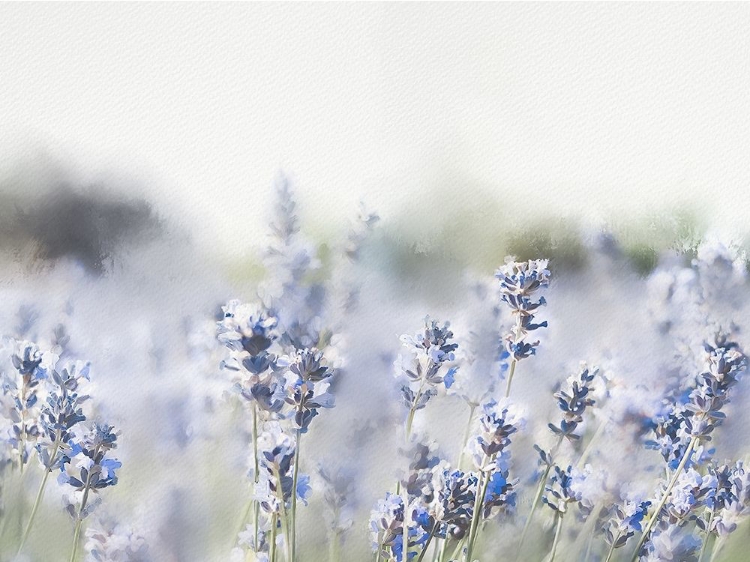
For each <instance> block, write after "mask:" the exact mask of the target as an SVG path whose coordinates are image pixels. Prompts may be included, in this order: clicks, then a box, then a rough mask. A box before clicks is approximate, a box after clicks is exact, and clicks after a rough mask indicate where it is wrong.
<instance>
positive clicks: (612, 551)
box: [604, 533, 620, 562]
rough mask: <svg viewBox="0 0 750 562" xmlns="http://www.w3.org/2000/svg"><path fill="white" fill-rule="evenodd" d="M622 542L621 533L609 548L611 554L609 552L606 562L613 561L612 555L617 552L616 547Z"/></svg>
mask: <svg viewBox="0 0 750 562" xmlns="http://www.w3.org/2000/svg"><path fill="white" fill-rule="evenodd" d="M619 540H620V533H617V536H616V537H615V538H614V540H613V541H612V544H611V545H610V547H609V552H607V558H605V559H604V562H609V561H610V560H611V559H612V555H613V554H614V552H615V545H616V544H617V541H619Z"/></svg>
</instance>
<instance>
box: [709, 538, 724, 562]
mask: <svg viewBox="0 0 750 562" xmlns="http://www.w3.org/2000/svg"><path fill="white" fill-rule="evenodd" d="M725 541H726V537H719V540H718V541H716V542H715V543H714V550H713V552H712V553H711V558H710V562H716V560H718V559H719V558H718V557H719V552H721V549H722V548H724V543H725Z"/></svg>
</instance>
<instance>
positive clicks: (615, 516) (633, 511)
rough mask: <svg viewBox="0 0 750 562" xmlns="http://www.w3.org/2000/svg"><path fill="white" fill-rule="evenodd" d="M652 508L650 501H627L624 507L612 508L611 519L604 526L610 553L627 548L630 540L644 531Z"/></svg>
mask: <svg viewBox="0 0 750 562" xmlns="http://www.w3.org/2000/svg"><path fill="white" fill-rule="evenodd" d="M649 507H651V502H650V501H644V502H639V501H626V502H625V503H624V505H619V504H615V505H613V506H612V507H611V517H610V519H609V520H608V522H607V524H606V525H605V526H604V529H603V531H604V538H605V540H606V542H607V544H608V545H610V547H611V549H610V552H611V551H613V550H614V549H616V548H621V547H623V546H625V544H626V543H627V542H628V539H629V538H630V537H632V536H633V535H634V534H635V533H639V532H641V531H642V530H643V519H644V518H645V517H646V515H647V514H648V509H649Z"/></svg>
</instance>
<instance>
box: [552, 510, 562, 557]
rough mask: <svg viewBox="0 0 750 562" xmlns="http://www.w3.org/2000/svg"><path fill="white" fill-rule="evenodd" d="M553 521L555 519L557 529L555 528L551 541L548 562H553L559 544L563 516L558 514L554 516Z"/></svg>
mask: <svg viewBox="0 0 750 562" xmlns="http://www.w3.org/2000/svg"><path fill="white" fill-rule="evenodd" d="M555 519H557V527H556V528H555V538H554V540H553V541H552V552H550V556H549V562H555V554H556V553H557V545H558V543H559V542H560V531H562V523H563V514H562V513H559V512H558V513H557V514H555Z"/></svg>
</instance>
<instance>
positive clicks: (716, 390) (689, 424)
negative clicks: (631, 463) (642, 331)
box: [632, 332, 747, 562]
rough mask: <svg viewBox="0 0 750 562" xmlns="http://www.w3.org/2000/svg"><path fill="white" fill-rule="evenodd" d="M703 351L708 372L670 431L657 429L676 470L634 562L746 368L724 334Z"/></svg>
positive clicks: (677, 412)
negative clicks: (670, 446) (684, 471)
mask: <svg viewBox="0 0 750 562" xmlns="http://www.w3.org/2000/svg"><path fill="white" fill-rule="evenodd" d="M704 349H705V369H704V371H703V372H702V373H701V374H700V375H699V376H698V377H697V379H696V384H695V386H694V387H693V389H692V390H691V391H690V394H689V396H688V399H687V401H686V404H685V405H684V406H683V407H679V406H678V407H676V408H675V409H674V410H673V412H672V414H671V415H670V416H669V418H668V422H667V423H668V424H669V425H668V426H667V429H663V428H662V427H660V426H657V428H656V433H657V437H659V438H662V441H663V440H664V438H665V437H666V440H667V441H671V444H672V450H671V451H670V450H669V447H667V446H665V445H664V443H662V444H661V448H662V450H663V451H662V454H663V455H664V457H665V459H667V460H668V466H669V468H673V465H674V464H675V463H676V467H674V471H673V472H672V474H671V475H670V476H669V478H668V480H669V481H668V483H666V484H662V485H664V486H665V488H664V491H663V492H661V494H660V496H661V497H660V499H659V502H658V504H657V507H656V509H655V511H654V516H653V517H652V518H651V519H650V520H649V522H648V524H647V525H646V528H645V529H644V532H643V535H641V538H640V540H639V542H638V546H637V547H636V549H635V552H634V555H633V558H632V562H634V561H635V559H636V558H637V556H638V555H639V554H641V553H642V552H643V548H642V547H643V546H644V545H645V544H646V543H647V542H648V541H649V540H650V533H651V531H652V529H654V527H655V526H656V525H657V523H659V522H660V521H661V520H662V517H663V515H664V513H663V512H664V509H663V508H664V507H665V506H666V505H668V501H669V500H670V498H671V496H672V492H673V489H674V487H675V485H676V484H677V482H678V480H679V479H680V478H681V477H682V473H683V470H685V469H689V468H690V466H691V465H692V464H695V463H699V462H701V461H703V460H704V459H703V455H702V454H700V452H698V453H696V449H697V448H699V447H700V446H701V445H702V444H704V443H705V442H708V441H710V440H711V433H712V432H713V430H714V429H715V428H716V427H718V426H719V425H721V423H722V422H723V420H724V417H725V414H724V412H722V411H721V410H722V408H723V406H724V405H725V404H727V403H728V402H729V396H728V394H729V390H730V389H731V387H732V386H734V384H736V382H737V380H738V379H739V378H740V376H741V375H742V373H743V372H744V371H745V368H746V366H747V358H746V357H745V355H744V353H742V351H741V350H740V348H739V345H738V344H737V343H735V342H732V341H729V339H728V337H727V336H726V335H725V334H723V333H721V332H719V333H718V334H717V335H716V337H715V339H714V342H713V343H706V344H705V345H704ZM647 446H649V443H647ZM665 449H666V450H665ZM670 461H671V462H670Z"/></svg>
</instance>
